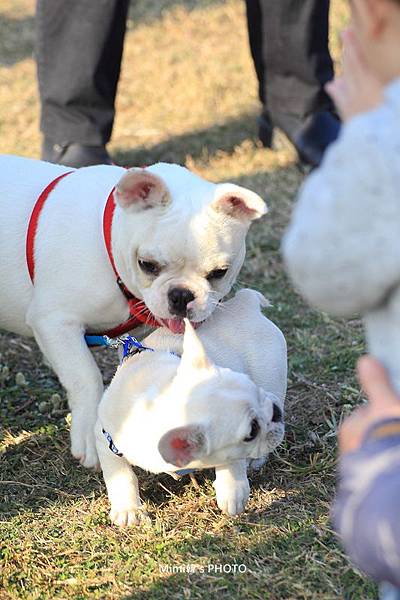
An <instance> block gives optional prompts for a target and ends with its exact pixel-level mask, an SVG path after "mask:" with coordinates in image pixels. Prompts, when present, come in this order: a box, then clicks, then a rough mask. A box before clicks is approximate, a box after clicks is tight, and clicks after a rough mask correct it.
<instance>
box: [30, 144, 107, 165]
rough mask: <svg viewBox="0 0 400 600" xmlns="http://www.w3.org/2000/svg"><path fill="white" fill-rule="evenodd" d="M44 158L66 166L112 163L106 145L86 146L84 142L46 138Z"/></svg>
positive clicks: (42, 157)
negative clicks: (62, 141) (71, 142)
mask: <svg viewBox="0 0 400 600" xmlns="http://www.w3.org/2000/svg"><path fill="white" fill-rule="evenodd" d="M41 159H42V160H45V161H47V162H51V163H55V164H57V165H65V166H66V167H75V168H79V167H90V166H91V165H112V160H111V158H110V155H109V154H108V152H107V150H106V148H105V146H85V145H83V144H54V143H53V142H50V141H49V140H46V139H44V141H43V144H42V156H41Z"/></svg>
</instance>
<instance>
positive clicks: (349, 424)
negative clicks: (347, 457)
mask: <svg viewBox="0 0 400 600" xmlns="http://www.w3.org/2000/svg"><path fill="white" fill-rule="evenodd" d="M367 424H368V407H367V406H359V407H358V408H357V409H356V410H355V411H354V412H353V413H352V414H351V415H350V416H349V417H347V418H346V419H345V420H344V421H343V423H342V425H341V426H340V429H339V431H338V441H339V450H340V453H341V454H345V453H346V452H353V451H354V450H357V448H359V446H360V444H361V440H362V437H363V435H364V432H365V429H366V427H367V426H368V425H367Z"/></svg>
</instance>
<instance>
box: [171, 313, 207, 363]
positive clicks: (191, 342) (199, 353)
mask: <svg viewBox="0 0 400 600" xmlns="http://www.w3.org/2000/svg"><path fill="white" fill-rule="evenodd" d="M184 321H185V334H184V336H183V352H182V358H181V362H180V364H179V367H178V372H179V373H187V371H188V370H191V369H196V370H198V369H209V368H211V367H212V363H211V362H210V360H209V358H208V356H207V354H206V351H205V349H204V346H203V344H202V343H201V340H200V338H199V336H198V335H197V333H196V332H195V330H194V328H193V326H192V325H191V323H190V321H189V319H184Z"/></svg>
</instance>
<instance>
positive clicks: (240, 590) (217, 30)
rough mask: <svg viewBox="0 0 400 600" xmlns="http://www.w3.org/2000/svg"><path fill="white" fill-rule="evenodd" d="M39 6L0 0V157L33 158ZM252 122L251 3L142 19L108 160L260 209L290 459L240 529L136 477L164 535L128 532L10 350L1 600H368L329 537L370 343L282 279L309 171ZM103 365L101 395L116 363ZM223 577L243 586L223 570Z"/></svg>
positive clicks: (1, 476) (51, 397)
mask: <svg viewBox="0 0 400 600" xmlns="http://www.w3.org/2000/svg"><path fill="white" fill-rule="evenodd" d="M33 4H34V3H33V1H32V0H0V81H1V86H0V132H1V135H0V152H7V153H15V154H21V155H25V156H32V157H38V156H39V148H40V135H39V127H38V120H39V116H38V111H39V105H38V99H37V90H36V79H35V63H34V60H33V57H32V52H33V43H34V14H33ZM346 18H347V10H346V4H345V2H344V1H342V0H333V2H332V19H331V25H332V50H333V52H334V54H335V56H337V53H338V41H337V40H338V37H337V33H338V31H339V30H340V28H341V27H342V26H343V24H344V23H345V21H346ZM258 110H259V106H258V102H257V92H256V81H255V76H254V73H253V69H252V64H251V60H250V56H249V51H248V45H247V37H246V29H245V19H244V3H243V2H242V0H226V1H222V0H220V1H218V0H214V1H213V0H208V1H207V0H137V1H136V2H135V3H133V5H132V8H131V15H130V21H129V30H128V34H127V39H126V46H125V54H124V63H123V72H122V77H121V81H120V87H119V95H118V107H117V120H116V125H115V131H114V135H113V140H112V144H111V145H110V150H111V151H112V153H113V156H114V157H115V160H116V161H117V162H121V163H122V164H127V165H128V164H129V165H138V164H139V165H140V164H148V163H150V162H155V161H157V160H165V161H173V162H178V163H182V164H186V165H187V166H188V167H189V168H191V169H193V170H194V171H196V172H197V173H199V174H200V175H202V176H204V177H206V178H209V179H212V180H215V181H234V182H237V183H240V184H242V185H245V186H247V187H249V188H251V189H253V190H255V191H257V192H258V193H260V194H261V195H262V196H263V197H265V198H266V199H267V202H268V204H269V207H270V212H269V214H268V215H267V217H266V218H265V219H264V220H263V221H262V222H260V223H257V224H256V225H255V226H254V227H253V228H252V231H251V235H250V237H249V244H248V256H247V261H246V265H245V268H244V269H243V271H242V273H241V276H240V284H241V285H248V286H252V287H256V288H258V289H260V290H261V291H262V292H263V293H264V294H265V295H266V296H267V297H268V298H270V300H271V301H272V303H273V307H272V308H271V309H270V310H269V311H268V314H269V316H270V317H271V318H272V319H273V320H274V321H275V322H276V323H277V324H278V325H279V326H280V327H281V329H282V330H283V331H284V333H285V335H286V337H287V341H288V349H289V388H288V396H287V435H286V440H285V442H284V444H283V446H282V447H281V448H280V449H279V451H278V452H277V453H276V455H275V456H274V457H273V458H272V459H271V460H270V461H269V463H268V464H267V466H266V467H265V468H264V469H263V470H262V471H261V472H260V473H258V474H256V475H254V476H252V478H251V479H252V495H251V500H250V502H249V504H248V507H247V510H246V512H245V513H244V514H242V515H240V516H239V517H237V518H228V517H225V516H222V515H221V514H220V513H219V511H218V509H217V506H216V503H215V500H214V494H213V489H212V474H211V473H207V472H206V473H204V474H202V475H201V476H199V477H198V478H197V479H198V484H199V486H198V487H197V486H195V485H194V484H193V483H191V482H190V480H189V479H183V480H181V481H179V482H175V481H173V480H172V479H171V478H170V477H168V476H167V475H165V476H160V477H156V476H151V475H149V474H146V473H141V474H140V483H141V490H142V497H143V499H145V500H146V502H147V504H148V507H149V511H150V513H151V515H152V518H153V525H152V526H151V527H148V528H144V529H140V528H139V529H131V530H123V531H120V530H117V529H116V528H114V527H111V526H110V525H109V524H108V521H107V513H108V505H107V499H106V493H105V487H104V484H103V482H102V478H101V476H100V475H99V474H94V473H91V472H88V471H86V470H84V469H83V468H81V467H78V466H77V465H76V463H75V462H74V461H73V459H72V458H71V456H70V453H69V439H68V417H67V413H68V409H67V406H66V401H65V397H64V395H63V391H62V390H61V388H60V386H59V384H58V382H57V380H56V378H55V376H54V375H53V374H52V373H51V372H50V371H49V370H48V369H47V367H46V366H44V364H43V363H42V359H41V356H40V353H39V352H38V350H37V348H36V346H35V344H34V343H33V342H32V341H30V340H23V339H20V338H17V337H16V336H12V335H9V334H3V335H1V336H0V353H1V354H0V422H1V434H0V513H1V514H0V519H1V520H0V560H1V564H0V578H1V579H0V581H1V583H0V599H1V600H4V599H6V598H26V599H29V600H31V599H53V598H76V599H86V598H101V599H121V600H122V599H124V600H128V599H136V598H137V599H140V600H142V599H143V600H144V599H147V598H148V599H149V600H158V599H168V600H172V599H175V598H176V599H182V598H183V599H197V598H219V599H221V600H222V599H224V598H238V599H243V600H250V599H269V600H301V599H317V598H318V599H324V600H331V599H332V600H333V599H335V598H343V599H354V600H366V599H372V598H375V595H376V590H375V587H374V586H373V585H372V584H371V583H369V582H368V581H366V580H365V579H364V578H363V577H362V576H361V575H360V573H358V572H357V570H355V569H354V568H353V567H352V566H351V565H350V563H349V561H348V560H347V558H346V557H345V556H344V554H343V551H342V549H341V548H340V547H339V546H338V545H337V543H336V541H335V537H334V534H333V532H332V530H331V525H330V522H329V503H330V501H331V499H332V495H333V492H334V484H335V460H336V458H335V451H336V438H335V434H336V429H337V425H338V423H339V422H340V420H341V418H342V417H343V415H344V414H346V413H347V412H348V411H349V410H351V407H352V406H354V405H356V404H357V403H359V402H360V394H359V391H358V387H357V385H356V383H355V380H354V375H353V370H354V365H355V362H356V359H357V357H358V356H359V355H360V354H361V353H362V352H363V340H362V331H361V327H360V323H359V322H358V321H352V322H351V323H348V322H342V321H336V320H332V319H331V318H329V317H328V316H326V315H324V314H321V313H318V312H316V311H313V310H311V309H309V308H308V307H307V306H305V304H304V303H303V302H302V300H301V299H300V298H299V297H298V296H297V295H296V294H295V292H294V291H293V290H292V288H291V286H290V284H289V283H288V281H287V279H286V276H285V274H284V272H283V268H282V264H281V258H280V255H279V242H280V238H281V235H282V232H283V230H284V228H285V226H286V224H287V222H288V219H289V216H290V211H291V205H292V201H293V198H294V197H295V194H296V191H297V189H298V187H299V185H300V184H301V182H302V179H303V177H304V172H303V171H302V170H301V169H299V167H298V166H297V165H296V161H295V154H294V152H293V150H292V149H291V147H290V144H289V143H288V142H287V141H286V140H285V139H284V138H283V136H279V135H278V136H277V139H276V150H275V151H274V152H272V151H269V150H265V149H263V148H262V147H261V146H260V145H259V144H258V143H257V141H256V138H255V133H256V128H255V117H256V115H257V111H258ZM98 355H99V360H100V362H102V364H103V366H104V371H105V379H106V380H107V379H108V378H109V377H110V375H111V373H112V371H113V368H114V357H106V356H104V353H99V352H98ZM223 565H225V566H223ZM229 565H231V567H230V568H231V569H232V570H234V568H235V567H232V565H242V566H241V568H240V571H241V572H237V573H236V574H235V573H232V572H231V573H227V572H223V570H224V569H225V570H228V569H229ZM243 565H244V566H243ZM179 570H182V571H184V570H189V571H192V572H190V573H184V572H179ZM221 570H222V572H221ZM175 571H178V572H175ZM243 571H245V572H243Z"/></svg>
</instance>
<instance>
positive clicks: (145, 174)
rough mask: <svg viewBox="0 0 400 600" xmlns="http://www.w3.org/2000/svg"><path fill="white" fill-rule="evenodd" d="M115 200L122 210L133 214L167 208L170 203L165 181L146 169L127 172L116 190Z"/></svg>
mask: <svg viewBox="0 0 400 600" xmlns="http://www.w3.org/2000/svg"><path fill="white" fill-rule="evenodd" d="M114 198H115V201H116V202H117V203H118V204H119V205H120V206H121V208H123V209H124V210H130V211H132V212H133V211H139V210H146V209H148V208H154V207H155V206H165V205H167V204H168V203H169V201H170V195H169V191H168V189H167V186H166V185H165V183H164V182H163V180H162V179H161V178H160V177H157V175H154V174H153V173H150V172H149V171H146V169H131V170H129V171H127V172H126V174H125V175H124V176H123V177H122V178H121V179H120V180H119V182H118V184H117V186H116V188H115V191H114Z"/></svg>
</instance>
